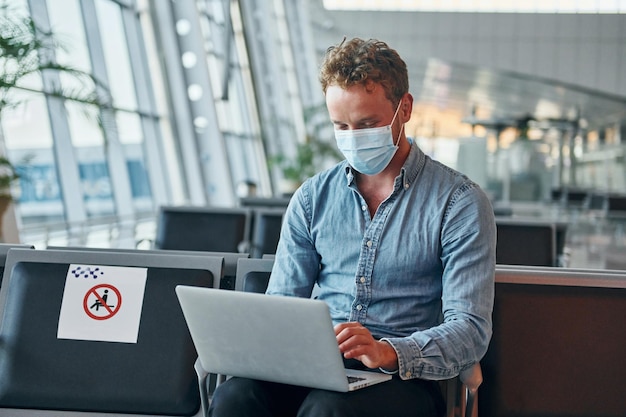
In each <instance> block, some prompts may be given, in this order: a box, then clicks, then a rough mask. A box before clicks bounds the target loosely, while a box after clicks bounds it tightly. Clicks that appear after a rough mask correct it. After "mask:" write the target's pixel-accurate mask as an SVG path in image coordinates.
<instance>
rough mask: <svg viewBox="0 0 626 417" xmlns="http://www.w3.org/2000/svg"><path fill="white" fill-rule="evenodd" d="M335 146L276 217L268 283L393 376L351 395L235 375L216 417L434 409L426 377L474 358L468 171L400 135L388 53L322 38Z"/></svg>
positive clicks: (478, 286) (484, 281)
mask: <svg viewBox="0 0 626 417" xmlns="http://www.w3.org/2000/svg"><path fill="white" fill-rule="evenodd" d="M320 80H321V83H322V88H323V91H324V94H325V96H326V104H327V107H328V112H329V115H330V118H331V121H332V123H333V124H334V126H335V137H336V140H337V145H338V147H339V149H340V151H341V152H342V153H343V154H344V156H345V157H346V161H343V162H341V163H339V164H338V165H336V166H335V167H333V168H331V169H329V170H327V171H324V172H321V173H319V174H318V175H316V176H315V177H313V178H311V179H309V180H308V181H306V182H305V183H304V184H303V185H302V186H301V187H300V189H299V190H298V191H297V192H296V193H295V194H294V196H293V197H292V199H291V202H290V205H289V207H288V209H287V212H286V214H285V218H284V221H283V228H282V232H281V239H280V243H279V245H278V249H277V253H276V260H275V264H274V269H273V271H272V276H271V279H270V284H269V287H268V290H267V292H268V293H270V294H280V295H286V296H297V297H310V295H311V292H312V289H313V286H314V284H315V283H317V284H318V285H319V287H320V288H319V295H318V298H319V299H320V300H324V301H325V302H327V303H328V305H329V307H330V311H331V315H332V318H333V321H334V323H335V333H336V336H337V343H338V344H339V349H340V351H341V352H342V354H343V356H344V358H345V360H346V362H349V363H351V364H352V366H355V367H362V368H371V369H375V370H379V371H380V372H387V373H392V374H394V377H393V379H392V380H391V381H389V382H385V383H383V384H378V385H374V386H372V387H368V388H366V389H363V390H359V391H355V392H351V393H336V392H329V391H324V390H315V389H310V388H303V387H293V386H288V385H282V384H274V383H268V382H261V381H254V380H248V379H242V378H233V379H231V380H229V381H228V382H227V383H225V384H223V385H221V386H220V387H219V388H218V389H217V391H216V393H215V395H214V398H213V403H212V406H211V412H212V414H211V415H213V416H216V417H224V416H256V417H258V416H298V417H304V416H320V417H331V416H337V417H339V416H341V417H348V416H354V417H357V416H358V417H363V416H372V417H381V416H389V417H396V416H398V417H399V416H428V417H431V416H432V417H435V416H440V415H442V414H443V412H444V408H445V405H444V404H443V399H442V396H441V393H440V392H439V391H438V385H437V383H436V380H442V379H448V378H452V377H454V376H455V375H457V374H458V373H459V372H460V371H461V370H463V369H466V368H468V367H470V366H471V365H472V364H474V363H476V362H477V361H479V360H480V359H481V357H482V356H483V355H484V353H485V351H486V350H487V346H488V343H489V340H490V337H491V312H492V307H493V286H494V284H493V280H494V269H495V234H496V232H495V221H494V215H493V209H492V207H491V205H490V203H489V200H488V199H487V197H486V196H485V194H484V193H483V192H482V191H481V190H480V188H479V187H478V186H477V185H476V184H474V183H473V182H472V181H471V180H469V179H468V178H466V177H465V176H463V175H461V174H459V173H458V172H456V171H453V170H452V169H450V168H448V167H446V166H444V165H442V164H440V163H438V162H435V161H433V160H431V159H430V158H429V157H427V156H426V155H424V153H423V152H422V151H421V150H420V149H419V148H418V147H417V145H416V144H415V143H413V142H412V141H410V140H408V139H407V137H406V135H405V132H404V123H406V122H407V121H408V120H409V118H410V117H411V110H412V105H413V98H412V96H411V95H410V94H409V92H408V89H409V86H408V74H407V69H406V65H405V63H404V61H403V60H402V59H401V58H400V56H399V55H398V54H397V52H396V51H394V50H393V49H391V48H389V47H388V46H387V45H386V44H385V43H383V42H379V41H376V40H368V41H364V40H361V39H352V40H350V41H345V40H344V42H342V43H341V44H340V45H337V46H334V47H331V48H329V50H328V51H327V54H326V57H325V60H324V62H323V64H322V67H321V71H320Z"/></svg>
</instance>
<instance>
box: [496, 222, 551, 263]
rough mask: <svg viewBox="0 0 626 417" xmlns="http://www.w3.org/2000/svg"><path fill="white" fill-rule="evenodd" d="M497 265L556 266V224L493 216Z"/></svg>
mask: <svg viewBox="0 0 626 417" xmlns="http://www.w3.org/2000/svg"><path fill="white" fill-rule="evenodd" d="M496 227H497V233H498V241H497V244H496V263H497V264H499V265H533V266H556V264H557V241H556V235H557V233H556V225H555V224H554V223H551V222H548V223H544V222H534V221H518V220H510V219H496Z"/></svg>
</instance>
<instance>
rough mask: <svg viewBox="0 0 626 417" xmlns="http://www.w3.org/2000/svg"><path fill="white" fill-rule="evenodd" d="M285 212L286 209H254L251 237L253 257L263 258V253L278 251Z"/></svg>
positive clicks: (269, 253) (251, 254) (268, 253)
mask: <svg viewBox="0 0 626 417" xmlns="http://www.w3.org/2000/svg"><path fill="white" fill-rule="evenodd" d="M284 214H285V210H284V209H256V210H254V222H253V228H252V229H253V230H252V238H251V239H250V242H251V243H250V257H251V258H261V257H263V255H271V254H275V253H276V248H277V246H278V240H279V239H280V228H281V226H282V223H283V215H284Z"/></svg>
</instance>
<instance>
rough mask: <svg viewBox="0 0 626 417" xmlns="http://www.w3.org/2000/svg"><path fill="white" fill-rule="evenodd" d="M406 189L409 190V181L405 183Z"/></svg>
mask: <svg viewBox="0 0 626 417" xmlns="http://www.w3.org/2000/svg"><path fill="white" fill-rule="evenodd" d="M404 189H405V190H408V189H409V183H408V182H407V183H406V184H404Z"/></svg>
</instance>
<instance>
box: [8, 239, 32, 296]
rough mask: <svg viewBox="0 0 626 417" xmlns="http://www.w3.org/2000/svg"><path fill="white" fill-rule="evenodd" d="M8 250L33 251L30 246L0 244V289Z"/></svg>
mask: <svg viewBox="0 0 626 417" xmlns="http://www.w3.org/2000/svg"><path fill="white" fill-rule="evenodd" d="M10 249H35V247H34V246H32V245H25V244H19V243H0V287H1V286H2V276H3V275H4V265H5V263H6V261H7V254H8V253H9V250H10Z"/></svg>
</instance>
